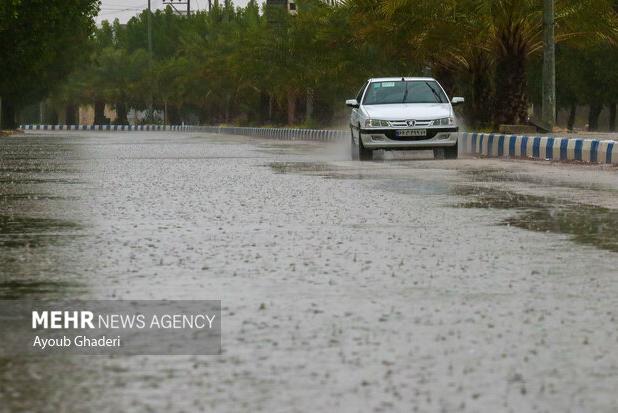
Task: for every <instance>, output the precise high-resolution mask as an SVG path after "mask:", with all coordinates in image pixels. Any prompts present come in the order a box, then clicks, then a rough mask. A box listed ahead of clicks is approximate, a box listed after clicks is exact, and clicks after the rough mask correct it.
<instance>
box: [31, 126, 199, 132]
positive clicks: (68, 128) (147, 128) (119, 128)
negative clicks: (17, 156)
mask: <svg viewBox="0 0 618 413" xmlns="http://www.w3.org/2000/svg"><path fill="white" fill-rule="evenodd" d="M192 127H193V126H182V125H19V129H21V130H25V131H26V130H50V131H53V130H66V131H125V132H127V131H153V132H154V131H187V130H189V129H188V128H192Z"/></svg>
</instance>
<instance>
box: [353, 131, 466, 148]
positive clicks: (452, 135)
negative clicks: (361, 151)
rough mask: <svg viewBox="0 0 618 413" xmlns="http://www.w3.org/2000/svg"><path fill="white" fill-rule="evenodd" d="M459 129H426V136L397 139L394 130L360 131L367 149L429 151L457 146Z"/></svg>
mask: <svg viewBox="0 0 618 413" xmlns="http://www.w3.org/2000/svg"><path fill="white" fill-rule="evenodd" d="M458 132H459V128H432V129H430V128H428V129H427V136H418V137H417V136H410V137H398V136H397V135H396V133H397V130H396V129H361V131H360V137H361V139H362V140H363V146H364V147H365V148H367V149H431V148H444V147H450V146H455V145H457V137H458V136H459V133H458Z"/></svg>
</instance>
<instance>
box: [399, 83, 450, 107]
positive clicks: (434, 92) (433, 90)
mask: <svg viewBox="0 0 618 413" xmlns="http://www.w3.org/2000/svg"><path fill="white" fill-rule="evenodd" d="M425 84H426V85H427V87H428V88H429V90H431V93H433V95H434V96H435V97H436V99H438V103H444V102H442V98H441V97H440V95H439V94H438V92H436V91H435V89H434V88H433V87H432V86H431V84H429V83H425ZM406 91H407V89H406Z"/></svg>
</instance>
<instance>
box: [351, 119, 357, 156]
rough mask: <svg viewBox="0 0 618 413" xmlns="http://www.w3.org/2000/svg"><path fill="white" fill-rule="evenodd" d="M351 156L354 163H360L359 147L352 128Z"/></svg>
mask: <svg viewBox="0 0 618 413" xmlns="http://www.w3.org/2000/svg"><path fill="white" fill-rule="evenodd" d="M350 155H351V156H352V160H353V161H358V156H359V155H358V145H356V144H355V143H354V128H352V127H351V126H350Z"/></svg>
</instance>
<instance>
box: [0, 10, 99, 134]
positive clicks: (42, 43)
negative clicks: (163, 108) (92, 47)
mask: <svg viewBox="0 0 618 413" xmlns="http://www.w3.org/2000/svg"><path fill="white" fill-rule="evenodd" d="M98 7H99V1H98V0H2V2H0V62H2V63H1V64H0V96H2V98H3V102H4V105H3V106H7V107H8V106H10V107H17V106H20V105H24V104H27V103H30V102H34V101H36V100H37V99H39V98H41V97H43V96H45V95H46V94H47V93H48V92H49V91H50V89H51V88H52V87H53V86H54V85H56V84H57V83H58V82H59V81H61V80H63V79H64V78H65V77H66V76H67V75H68V74H69V73H70V72H71V70H72V69H73V68H74V67H75V65H76V64H77V63H79V62H80V60H81V59H85V58H86V57H87V56H85V53H87V48H88V47H89V42H88V39H89V37H90V35H91V33H92V32H93V29H94V17H95V16H96V14H97V12H98ZM4 121H5V122H9V123H10V122H12V121H13V119H7V118H6V117H5V119H4Z"/></svg>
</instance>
